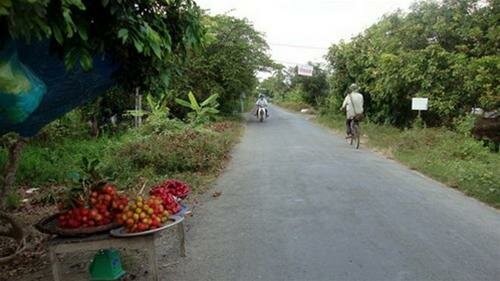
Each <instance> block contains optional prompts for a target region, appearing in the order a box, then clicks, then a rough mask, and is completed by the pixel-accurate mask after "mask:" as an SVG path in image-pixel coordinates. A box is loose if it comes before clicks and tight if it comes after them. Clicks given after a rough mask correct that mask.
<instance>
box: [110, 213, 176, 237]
mask: <svg viewBox="0 0 500 281" xmlns="http://www.w3.org/2000/svg"><path fill="white" fill-rule="evenodd" d="M183 220H184V217H181V216H170V218H169V219H168V222H167V223H166V224H165V225H163V226H161V227H158V228H156V229H151V230H147V231H142V232H133V233H128V232H126V229H125V227H120V228H116V229H113V230H111V231H110V232H109V233H110V234H111V236H114V237H134V236H141V235H148V234H153V233H156V232H158V231H162V230H164V229H167V228H169V227H172V226H174V225H176V224H178V223H180V222H181V221H183Z"/></svg>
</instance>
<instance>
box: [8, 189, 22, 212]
mask: <svg viewBox="0 0 500 281" xmlns="http://www.w3.org/2000/svg"><path fill="white" fill-rule="evenodd" d="M6 197H7V198H5V206H6V207H7V209H17V208H19V207H21V204H22V197H21V196H20V195H19V194H18V193H17V192H9V193H8V194H7V196H6Z"/></svg>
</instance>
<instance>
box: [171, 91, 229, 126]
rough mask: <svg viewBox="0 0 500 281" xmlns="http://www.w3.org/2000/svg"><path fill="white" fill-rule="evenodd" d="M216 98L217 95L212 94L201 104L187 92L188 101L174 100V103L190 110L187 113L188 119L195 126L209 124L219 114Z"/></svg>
mask: <svg viewBox="0 0 500 281" xmlns="http://www.w3.org/2000/svg"><path fill="white" fill-rule="evenodd" d="M218 97H219V95H217V94H213V95H211V96H210V97H208V98H207V99H206V100H204V101H203V102H201V103H198V101H197V100H196V97H195V96H194V94H193V93H192V92H189V93H188V100H183V99H179V98H176V99H175V102H177V103H178V104H179V105H182V106H184V107H186V108H189V109H191V110H192V112H190V113H188V118H189V120H190V121H191V123H192V124H194V125H196V126H197V125H202V124H204V123H207V122H209V121H210V120H211V119H214V118H215V116H216V115H217V114H218V113H219V110H218V109H217V107H218V106H219V103H218V102H217V98H218Z"/></svg>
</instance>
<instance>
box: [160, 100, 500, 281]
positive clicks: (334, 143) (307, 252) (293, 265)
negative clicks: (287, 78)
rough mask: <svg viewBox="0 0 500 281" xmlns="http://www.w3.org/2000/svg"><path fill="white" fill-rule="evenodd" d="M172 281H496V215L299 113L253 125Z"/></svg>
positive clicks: (274, 113)
mask: <svg viewBox="0 0 500 281" xmlns="http://www.w3.org/2000/svg"><path fill="white" fill-rule="evenodd" d="M213 190H217V191H221V192H222V195H221V196H220V197H217V198H210V199H209V200H208V201H207V202H205V203H204V204H202V205H201V206H200V207H197V208H196V210H195V217H193V218H191V219H190V226H191V227H190V231H189V232H188V234H187V239H188V240H187V241H188V242H187V243H188V244H187V247H188V248H187V250H188V257H187V258H185V259H183V260H182V261H181V263H180V264H176V265H174V266H170V267H168V268H167V270H166V271H165V272H164V273H165V277H164V278H165V279H164V280H176V281H184V280H204V281H207V280H214V281H215V280H217V281H223V280H245V281H247V280H248V281H253V280H287V281H289V280H314V281H316V280H367V281H378V280H381V281H382V280H384V281H385V280H471V281H480V280H488V281H498V280H500V212H499V211H498V210H495V209H493V208H490V207H488V206H485V205H484V204H482V203H480V202H478V201H476V200H474V199H471V198H468V197H466V196H464V195H462V194H461V193H459V192H457V191H455V190H453V189H451V188H448V187H445V186H443V185H441V184H439V183H437V182H435V181H433V180H430V179H428V178H426V177H424V176H422V175H420V174H418V173H416V172H414V171H411V170H409V169H407V168H405V167H403V166H402V165H400V164H398V163H396V162H394V161H391V160H388V159H385V158H383V157H382V156H379V155H377V154H375V153H372V152H370V151H368V150H366V149H360V150H354V149H352V148H351V147H350V146H349V145H347V144H346V142H345V141H344V140H343V139H342V138H341V137H340V136H338V135H335V134H333V133H332V132H330V131H328V130H326V129H324V128H321V127H319V126H317V125H314V124H313V123H311V122H309V121H307V120H306V119H305V118H304V117H303V116H299V115H297V114H292V113H289V112H286V111H284V110H281V109H279V108H276V107H275V108H272V110H271V118H270V119H269V120H267V121H266V122H264V123H258V122H256V121H255V120H254V119H253V118H249V120H248V122H247V126H246V131H245V134H244V136H243V138H242V140H241V143H240V144H239V145H238V146H237V147H236V148H235V150H234V153H233V159H232V160H231V162H230V164H229V167H228V168H227V170H226V171H225V172H224V174H223V175H222V176H221V177H220V178H219V180H218V181H217V183H216V185H215V187H214V189H213Z"/></svg>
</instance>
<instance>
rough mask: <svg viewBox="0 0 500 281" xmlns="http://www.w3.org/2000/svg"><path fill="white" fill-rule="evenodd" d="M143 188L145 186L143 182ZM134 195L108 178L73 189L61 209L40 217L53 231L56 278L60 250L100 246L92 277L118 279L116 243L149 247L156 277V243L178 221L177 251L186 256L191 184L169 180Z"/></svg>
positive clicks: (51, 251)
mask: <svg viewBox="0 0 500 281" xmlns="http://www.w3.org/2000/svg"><path fill="white" fill-rule="evenodd" d="M143 189H144V188H143ZM142 193H143V190H141V191H140V192H139V194H138V195H137V194H136V195H134V198H133V199H132V197H129V196H127V195H126V194H124V193H120V192H118V190H117V188H116V187H115V186H114V185H113V184H111V183H108V182H98V183H96V184H92V185H91V186H88V187H86V188H82V189H79V190H78V191H77V192H73V193H72V194H71V196H69V197H70V199H69V200H68V202H69V203H67V204H63V205H61V206H60V208H59V209H60V212H59V213H56V214H53V215H51V216H49V217H46V218H44V219H42V220H41V221H40V222H39V223H38V224H37V225H36V227H37V228H38V230H40V231H41V232H44V233H48V234H53V235H55V237H54V238H53V239H51V240H50V241H49V254H50V261H51V264H52V273H53V277H54V280H56V281H59V280H63V279H61V269H60V259H59V255H62V254H67V253H72V252H78V251H89V250H90V251H96V252H97V253H96V255H95V256H94V258H93V260H92V262H91V264H90V266H89V276H90V280H96V281H97V280H119V279H120V278H121V277H122V276H123V275H124V274H125V271H124V269H123V268H122V265H121V261H120V255H119V252H118V249H127V250H145V251H146V252H147V261H148V263H147V264H148V265H149V267H150V269H149V272H151V273H152V274H151V277H152V278H153V280H159V276H158V266H157V257H156V250H155V249H156V245H157V244H158V240H159V239H160V238H161V237H162V232H163V231H164V230H166V229H168V228H172V227H175V228H176V229H177V230H176V232H177V241H178V245H179V253H180V255H181V256H185V235H184V218H185V216H186V215H188V214H189V213H190V211H189V209H188V208H187V206H186V205H184V204H183V200H184V199H186V197H187V196H188V195H189V193H190V187H189V186H188V185H187V184H186V183H184V182H181V181H178V180H173V179H170V180H167V181H165V182H163V183H161V184H160V185H157V186H154V187H152V188H151V189H150V192H149V194H148V196H143V195H141V194H142Z"/></svg>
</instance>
